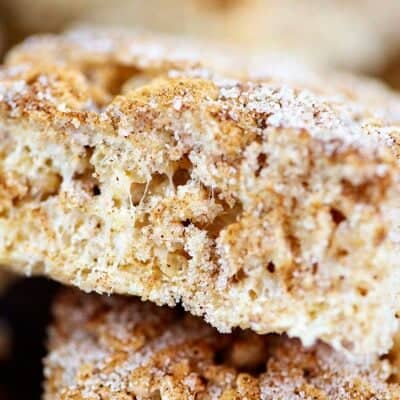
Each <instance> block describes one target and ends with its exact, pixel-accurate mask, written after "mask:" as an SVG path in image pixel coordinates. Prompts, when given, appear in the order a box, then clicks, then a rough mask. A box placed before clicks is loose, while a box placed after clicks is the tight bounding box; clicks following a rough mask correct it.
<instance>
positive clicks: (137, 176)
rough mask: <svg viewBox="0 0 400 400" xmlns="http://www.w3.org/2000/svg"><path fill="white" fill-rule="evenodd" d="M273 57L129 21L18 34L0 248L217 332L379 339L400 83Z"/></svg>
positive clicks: (385, 330) (391, 283) (8, 258)
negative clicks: (278, 65)
mask: <svg viewBox="0 0 400 400" xmlns="http://www.w3.org/2000/svg"><path fill="white" fill-rule="evenodd" d="M242 61H243V60H242ZM271 71H273V68H271V66H270V65H268V66H267V67H266V70H265V73H264V75H263V73H262V71H260V70H259V71H258V73H257V78H254V77H252V75H251V72H250V70H249V69H248V68H247V66H246V65H245V63H244V62H240V57H237V56H235V55H233V54H232V55H231V54H229V53H228V52H227V53H225V52H219V51H215V50H213V49H210V48H207V49H204V48H202V47H201V46H200V45H198V44H190V43H182V41H176V40H173V39H171V38H157V37H153V36H145V35H144V36H143V35H135V34H132V33H129V32H116V31H105V32H99V31H87V30H86V31H78V32H70V33H67V34H65V35H62V36H59V37H44V38H39V39H31V40H28V41H27V42H26V43H25V44H23V45H22V46H21V47H19V48H17V49H16V50H14V51H13V52H12V53H11V54H10V55H9V56H8V61H7V65H6V66H5V67H3V69H2V70H1V71H0V135H1V141H0V263H1V264H4V265H13V266H14V269H15V270H18V271H22V272H26V273H40V274H44V275H47V276H50V277H52V278H54V279H57V280H59V281H62V282H66V283H69V284H73V285H76V286H78V287H80V288H81V289H84V290H96V291H98V292H107V293H122V294H133V295H139V296H141V297H142V298H143V299H149V300H152V301H154V302H156V303H157V304H169V305H171V306H172V305H175V304H177V303H181V304H182V305H183V307H184V308H185V309H187V310H189V311H190V312H191V313H193V314H195V315H203V316H205V318H206V320H207V321H209V322H210V323H211V324H213V325H214V326H216V327H217V328H218V329H219V330H221V331H224V332H227V331H229V330H230V329H231V328H233V327H242V328H251V329H253V330H254V331H256V332H258V333H268V332H275V333H281V332H286V333H287V334H288V335H289V336H296V337H300V338H301V340H302V341H303V344H305V345H310V344H312V343H314V342H315V340H316V339H322V340H324V341H326V342H327V343H329V344H330V345H332V346H333V347H334V348H336V349H341V350H342V351H345V352H347V353H348V354H349V355H355V356H365V357H369V356H373V355H376V354H377V353H384V352H386V351H387V350H388V349H389V347H390V345H391V342H392V336H393V334H394V332H396V331H397V329H398V318H397V315H398V314H397V311H398V305H399V293H398V292H399V288H400V270H399V256H398V255H399V254H400V253H399V240H400V233H399V220H400V216H399V214H400V211H399V195H400V187H399V185H400V174H399V162H398V155H399V145H398V141H399V132H400V128H399V126H398V125H396V123H397V122H398V121H399V120H400V118H399V115H400V113H399V104H400V102H399V99H398V97H396V96H395V95H393V94H392V93H390V92H389V91H387V90H386V89H385V88H383V87H381V86H379V85H375V84H372V83H369V82H366V81H359V80H357V78H354V77H353V78H350V77H343V79H340V75H332V79H329V76H319V77H318V74H314V73H311V72H310V74H308V75H307V74H306V75H307V76H306V77H305V78H304V79H303V78H301V77H299V76H293V75H291V74H289V75H288V74H287V73H286V72H285V73H284V71H279V73H277V74H276V75H275V74H274V73H273V72H271ZM315 75H316V76H315Z"/></svg>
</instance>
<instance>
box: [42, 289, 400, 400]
mask: <svg viewBox="0 0 400 400" xmlns="http://www.w3.org/2000/svg"><path fill="white" fill-rule="evenodd" d="M54 319H55V320H54V323H53V325H52V327H51V329H50V340H49V354H48V356H47V358H46V360H45V377H46V381H45V396H44V398H45V400H53V399H71V400H72V399H74V400H80V399H100V398H101V399H130V398H133V397H134V398H141V399H150V398H151V399H153V398H159V399H169V400H173V399H177V400H178V399H179V400H185V399H203V400H206V399H209V400H211V399H221V400H222V399H223V400H228V399H230V400H233V399H248V400H253V399H254V400H256V399H275V400H278V399H282V400H283V399H285V400H287V399H293V400H295V399H310V400H311V399H313V400H316V399H318V400H325V399H337V400H344V399H376V400H377V399H379V400H384V399H388V400H389V399H393V400H394V399H395V398H397V396H399V395H400V391H399V390H400V387H399V385H397V384H388V383H387V380H388V378H389V376H390V373H391V366H390V364H389V363H388V362H387V361H378V362H375V363H373V364H372V365H369V366H365V365H362V364H356V363H350V362H348V361H346V360H345V358H343V356H341V355H339V354H337V353H335V352H334V351H333V350H332V349H330V348H329V347H328V346H326V345H323V344H321V343H318V344H316V345H315V346H313V347H311V348H309V349H305V348H303V347H302V346H301V345H300V344H299V342H298V341H297V340H294V339H292V340H291V339H287V338H285V337H278V336H274V335H269V336H258V335H256V334H253V333H250V332H235V333H233V334H230V335H221V334H218V333H217V332H216V331H215V330H214V329H212V328H211V327H209V326H207V325H206V324H204V323H203V322H202V321H200V320H198V319H195V318H194V317H191V316H188V315H185V314H182V312H179V311H176V310H172V309H168V308H158V307H156V306H154V305H151V304H149V303H141V302H140V301H138V300H136V299H126V298H115V297H112V298H108V297H101V296H97V295H85V294H82V293H78V292H75V291H69V292H65V293H64V294H63V295H62V296H60V298H59V299H58V300H57V302H56V305H55V308H54Z"/></svg>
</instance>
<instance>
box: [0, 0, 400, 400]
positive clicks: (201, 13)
mask: <svg viewBox="0 0 400 400" xmlns="http://www.w3.org/2000/svg"><path fill="white" fill-rule="evenodd" d="M79 24H96V25H112V26H124V27H129V28H133V29H145V30H150V31H157V32H166V33H171V34H174V35H180V36H189V37H196V38H203V39H205V40H208V41H213V42H225V43H228V44H229V45H234V46H237V47H238V48H239V49H240V51H241V53H242V54H243V57H246V56H247V55H249V54H262V53H273V54H281V53H282V54H283V53H284V54H290V55H291V56H293V58H294V59H295V60H299V61H301V62H303V61H305V62H307V63H313V64H316V65H322V66H327V67H329V68H339V69H344V70H349V71H353V72H355V73H358V74H365V75H370V76H374V77H376V78H378V79H380V80H382V81H385V82H386V83H388V84H389V85H390V86H392V87H393V88H395V89H399V90H400V0H113V1H107V0H0V58H2V57H4V55H5V54H6V52H7V49H9V48H10V47H12V46H13V45H14V44H16V43H18V42H20V41H21V40H23V39H24V38H26V37H27V36H29V35H32V34H38V33H50V32H60V31H62V30H64V29H66V28H68V27H70V26H71V25H79ZM0 289H1V293H2V295H1V296H0V400H3V399H33V400H34V399H39V398H40V391H41V388H40V385H41V383H40V382H41V374H42V371H41V358H42V357H43V355H44V352H45V349H44V343H45V326H46V323H47V322H48V320H49V318H50V317H49V315H50V312H49V309H50V302H51V299H52V297H53V295H54V293H55V291H56V290H57V284H55V283H51V282H49V281H46V280H44V279H39V278H36V279H32V280H27V279H19V280H18V279H16V278H10V277H9V276H6V275H4V276H3V275H0Z"/></svg>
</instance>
